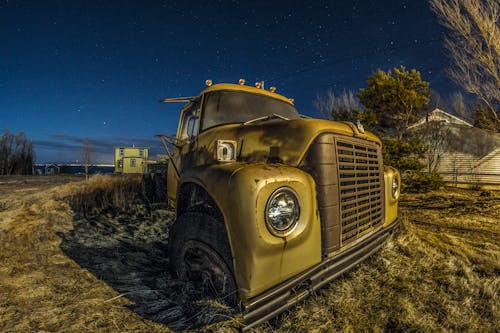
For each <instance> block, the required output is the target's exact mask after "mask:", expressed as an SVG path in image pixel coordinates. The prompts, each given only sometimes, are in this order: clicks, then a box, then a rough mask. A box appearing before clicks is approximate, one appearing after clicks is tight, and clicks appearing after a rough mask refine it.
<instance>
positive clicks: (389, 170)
mask: <svg viewBox="0 0 500 333" xmlns="http://www.w3.org/2000/svg"><path fill="white" fill-rule="evenodd" d="M395 177H396V178H397V179H398V180H399V182H398V184H399V187H398V192H397V193H398V194H397V196H396V198H394V197H393V196H392V180H393V179H394V178H395ZM384 183H385V222H384V227H387V226H389V225H390V224H391V223H392V222H394V221H395V220H396V218H397V217H398V198H399V193H401V176H400V175H399V171H398V170H396V169H394V168H393V167H385V170H384Z"/></svg>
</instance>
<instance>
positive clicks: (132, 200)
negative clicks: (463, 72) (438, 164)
mask: <svg viewBox="0 0 500 333" xmlns="http://www.w3.org/2000/svg"><path fill="white" fill-rule="evenodd" d="M137 193H138V179H137V178H121V177H104V176H96V177H93V178H91V180H90V182H89V183H88V184H85V183H84V182H82V181H80V179H78V178H71V177H28V178H23V177H21V178H20V177H18V178H9V177H2V178H0V318H1V319H0V332H35V331H37V332H38V331H48V332H56V331H65V332H96V331H102V332H169V331H171V330H175V331H177V330H199V331H223V332H224V331H226V332H232V331H237V328H238V327H239V321H240V320H241V314H239V313H238V312H237V311H236V310H234V309H230V308H227V307H225V306H224V305H222V304H219V303H218V302H216V301H213V300H208V299H206V300H202V301H196V302H194V301H193V299H195V298H197V297H196V296H198V294H199V291H198V290H196V288H194V287H193V286H192V285H190V284H189V283H184V282H181V281H178V280H176V279H174V278H173V277H172V276H171V275H170V273H169V272H168V271H167V270H166V264H167V260H166V256H165V251H164V248H165V245H166V240H167V236H168V225H169V224H170V223H171V222H172V213H171V212H169V211H168V210H166V209H165V207H164V206H163V205H148V204H145V203H144V202H142V200H141V198H140V196H139V195H138V194H137ZM401 206H402V208H401V216H402V218H403V225H402V229H401V231H400V232H399V233H398V234H397V235H396V236H395V237H392V239H391V240H390V241H389V242H388V243H387V244H386V245H385V246H384V247H383V248H382V249H381V250H380V251H379V252H377V253H376V254H375V255H374V256H372V257H371V258H370V259H369V260H367V261H366V262H364V263H363V264H361V265H360V266H358V267H357V268H356V269H355V270H353V271H352V272H351V273H349V274H347V275H344V276H343V277H341V278H340V279H338V280H336V281H334V282H333V283H331V284H330V285H329V286H327V287H325V288H323V289H322V290H321V291H319V292H318V293H317V294H316V295H313V296H312V297H310V298H308V299H307V300H306V301H304V302H303V303H300V304H299V305H297V306H296V307H294V308H292V309H291V310H290V311H288V312H286V313H285V314H283V315H281V316H279V317H278V318H276V319H274V320H272V321H270V322H269V323H267V324H264V325H262V326H261V327H259V328H258V329H256V331H259V332H260V331H262V332H290V331H296V332H305V331H313V332H335V331H346V332H358V331H414V332H429V331H475V332H495V331H498V322H500V310H499V305H498V304H499V291H500V278H499V273H500V218H499V216H500V193H499V192H480V191H472V190H456V189H447V190H442V191H438V192H432V193H428V194H412V195H404V196H403V197H402V200H401ZM217 320H219V322H216V323H212V322H213V321H217ZM220 320H222V321H220Z"/></svg>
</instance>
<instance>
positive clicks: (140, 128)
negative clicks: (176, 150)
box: [0, 0, 456, 163]
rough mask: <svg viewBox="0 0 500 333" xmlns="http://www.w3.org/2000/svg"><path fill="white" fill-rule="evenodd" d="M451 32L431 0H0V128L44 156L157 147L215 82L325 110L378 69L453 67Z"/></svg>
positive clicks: (437, 72)
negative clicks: (241, 84) (326, 97)
mask: <svg viewBox="0 0 500 333" xmlns="http://www.w3.org/2000/svg"><path fill="white" fill-rule="evenodd" d="M442 33H443V29H442V28H441V27H440V26H439V24H438V23H437V20H436V18H435V16H434V15H433V14H432V13H431V11H430V10H429V8H428V4H427V2H426V1H423V0H422V1H421V0H419V1H413V0H411V1H391V0H374V1H368V0H366V1H340V0H335V1H290V0H288V1H270V0H266V1H91V0H89V1H77V0H74V1H65V0H60V1H13V0H0V40H1V46H0V47H1V52H0V66H1V67H0V130H3V129H5V128H8V129H9V130H10V131H11V132H18V131H24V132H26V134H27V135H28V137H30V138H32V139H33V141H34V143H35V148H36V152H37V161H38V162H46V161H74V160H77V159H80V158H81V142H82V140H83V139H85V138H89V139H91V140H93V141H94V150H95V154H94V159H95V162H100V163H102V162H108V163H111V162H112V152H113V149H112V147H113V146H114V145H132V144H135V145H146V146H153V145H154V147H156V148H158V147H159V145H158V141H157V140H156V139H155V138H153V136H154V135H155V134H158V133H173V132H175V130H176V126H177V120H178V114H179V109H180V107H181V105H178V104H177V105H176V104H168V105H167V104H161V103H159V102H158V100H159V99H161V98H164V97H176V96H186V95H195V94H197V93H198V92H200V91H201V90H202V89H203V88H204V82H205V80H206V79H212V80H213V81H214V82H215V83H218V82H237V81H238V79H240V78H245V79H246V80H247V82H248V83H249V84H252V83H253V82H255V81H257V80H264V81H265V82H266V86H267V87H269V86H271V85H273V86H276V87H277V88H278V92H280V93H282V94H284V95H286V96H287V97H293V98H295V101H296V105H297V107H298V109H299V111H300V112H301V113H303V114H307V115H311V116H317V115H318V111H317V110H315V108H314V103H313V102H314V100H315V98H316V96H317V95H318V94H323V93H325V92H326V91H327V90H328V89H330V88H331V89H333V90H334V91H336V92H340V91H342V90H343V89H352V90H356V91H357V90H358V89H359V88H360V87H363V86H364V84H365V81H366V78H367V77H368V76H369V75H370V74H371V73H372V72H373V71H374V70H376V69H377V68H381V69H383V70H387V69H389V68H393V67H396V66H400V65H405V66H407V67H408V68H416V69H418V70H420V71H421V73H422V76H423V79H424V80H426V81H429V82H430V83H431V88H432V89H434V90H436V91H438V92H440V93H441V94H443V95H446V94H447V93H449V92H450V91H452V90H454V89H456V88H455V86H453V85H452V84H451V82H450V81H449V79H448V78H447V77H446V75H445V72H444V69H445V68H446V67H447V65H448V59H447V58H446V56H445V53H444V51H443V47H442V44H441V38H442Z"/></svg>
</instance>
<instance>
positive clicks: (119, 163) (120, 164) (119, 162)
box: [118, 160, 123, 169]
mask: <svg viewBox="0 0 500 333" xmlns="http://www.w3.org/2000/svg"><path fill="white" fill-rule="evenodd" d="M118 167H119V168H120V169H121V168H123V160H119V161H118Z"/></svg>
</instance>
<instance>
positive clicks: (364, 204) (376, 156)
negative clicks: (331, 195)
mask: <svg viewBox="0 0 500 333" xmlns="http://www.w3.org/2000/svg"><path fill="white" fill-rule="evenodd" d="M335 143H336V150H337V163H338V175H339V194H340V221H341V223H340V228H341V244H342V245H345V244H347V243H349V242H352V241H354V240H355V239H357V238H359V237H361V236H362V235H364V234H366V233H368V232H369V231H370V230H372V229H373V228H375V227H377V226H380V225H382V221H383V202H382V200H383V192H382V181H383V170H382V161H381V159H380V156H381V154H380V151H379V150H380V148H379V147H378V146H377V145H375V144H373V145H371V144H367V143H366V141H362V140H359V141H358V140H353V141H350V140H349V141H347V140H343V139H338V138H337V140H336V141H335Z"/></svg>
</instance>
